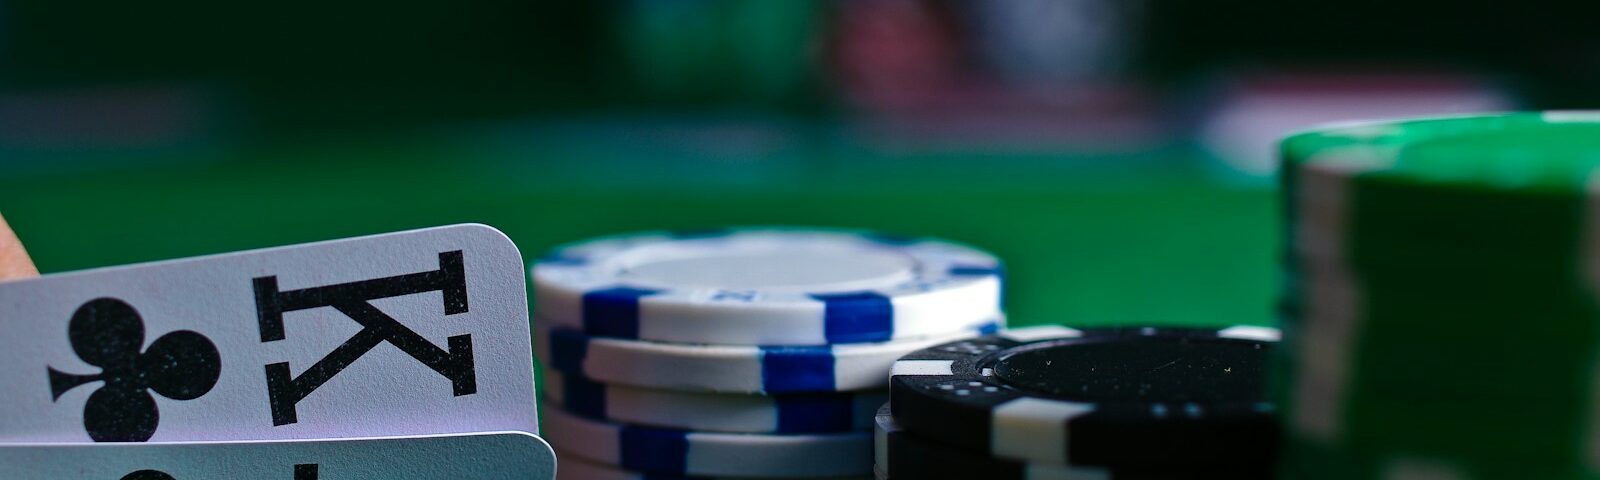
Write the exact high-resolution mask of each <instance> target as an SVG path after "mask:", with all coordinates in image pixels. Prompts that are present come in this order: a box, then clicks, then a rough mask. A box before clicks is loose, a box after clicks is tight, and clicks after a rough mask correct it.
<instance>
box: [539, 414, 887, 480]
mask: <svg viewBox="0 0 1600 480" xmlns="http://www.w3.org/2000/svg"><path fill="white" fill-rule="evenodd" d="M542 420H544V425H543V426H544V432H543V435H544V437H545V438H546V439H547V440H549V441H550V445H551V446H552V447H555V448H556V449H557V450H559V451H560V452H561V453H563V454H565V455H566V457H567V458H571V457H579V458H582V459H585V460H588V461H590V462H595V463H600V464H605V465H615V466H618V467H621V469H623V470H629V471H636V472H648V473H652V474H658V475H696V476H726V477H741V476H743V477H767V478H771V477H843V476H860V475H863V474H865V473H866V472H870V471H872V433H871V432H850V433H834V434H803V435H765V434H751V433H708V432H695V431H688V430H677V429H666V428H654V427H641V426H633V425H621V424H616V423H611V422H604V421H598V420H590V419H586V418H582V417H579V416H577V415H573V414H571V413H568V412H566V411H563V410H562V409H560V408H547V409H545V415H544V418H543V419H542ZM558 470H559V468H558Z"/></svg>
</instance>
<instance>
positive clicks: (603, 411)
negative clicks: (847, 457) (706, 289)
mask: <svg viewBox="0 0 1600 480" xmlns="http://www.w3.org/2000/svg"><path fill="white" fill-rule="evenodd" d="M544 386H545V387H544V391H543V392H542V393H543V395H544V396H545V398H546V399H547V400H549V401H550V402H552V403H555V404H556V405H557V406H560V407H561V408H562V409H564V410H566V411H568V412H571V413H573V414H577V415H580V416H583V417H586V418H591V419H595V420H605V421H610V422H616V423H626V424H633V425H649V426H656V427H664V428H682V429H688V430H699V431H707V432H732V433H778V434H796V433H838V432H855V431H863V430H867V429H870V428H872V423H873V416H874V412H875V411H876V409H877V408H878V406H879V405H882V404H883V403H884V402H887V401H889V394H888V392H887V391H884V390H871V391H862V392H818V393H794V394H784V395H741V394H727V393H703V392H684V391H676V390H662V389H653V388H640V387H630V386H626V385H617V384H604V383H599V382H595V381H593V380H589V379H586V378H583V377H582V376H578V375H565V374H562V373H560V372H556V371H552V370H550V369H545V371H544Z"/></svg>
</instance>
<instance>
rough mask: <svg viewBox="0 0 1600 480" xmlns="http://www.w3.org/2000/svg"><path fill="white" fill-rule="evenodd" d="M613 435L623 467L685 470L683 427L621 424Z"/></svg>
mask: <svg viewBox="0 0 1600 480" xmlns="http://www.w3.org/2000/svg"><path fill="white" fill-rule="evenodd" d="M617 436H618V437H619V438H618V439H617V440H618V443H619V444H620V445H619V447H618V448H619V450H620V451H619V452H618V454H619V455H620V456H621V458H620V459H619V460H620V461H619V462H618V463H621V464H622V466H623V468H627V469H630V470H648V471H653V472H671V473H677V474H683V473H686V472H687V471H688V470H689V432H687V431H684V430H674V429H669V428H649V427H636V426H631V425H625V426H623V427H622V429H621V430H620V431H619V432H617Z"/></svg>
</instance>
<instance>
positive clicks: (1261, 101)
mask: <svg viewBox="0 0 1600 480" xmlns="http://www.w3.org/2000/svg"><path fill="white" fill-rule="evenodd" d="M1570 3H1571V4H1558V5H1542V6H1540V7H1539V8H1537V9H1534V8H1521V9H1519V8H1515V7H1516V5H1513V4H1505V3H1503V2H1500V3H1494V4H1490V5H1485V6H1482V7H1481V8H1480V7H1476V6H1473V5H1466V4H1461V3H1460V2H1449V3H1446V2H1419V1H1407V2H1397V1H1386V2H1378V1H1350V0H1347V1H1342V2H1287V3H1284V2H1279V3H1267V4H1264V3H1262V2H1247V1H1236V0H1214V1H1210V2H1193V1H1187V2H1185V1H1176V0H1173V1H1166V0H946V1H935V0H927V1H916V0H850V1H814V2H751V1H740V0H633V1H629V0H602V1H592V2H530V1H511V0H504V1H501V0H460V1H453V2H438V1H436V2H408V1H398V0H383V1H378V0H342V1H337V2H306V1H296V0H287V1H285V0H279V1H273V2H258V1H249V0H246V1H235V2H215V1H199V0H172V1H165V2H62V1H53V0H0V212H4V213H5V215H6V217H7V219H8V220H10V222H11V224H12V226H13V227H15V228H16V230H17V232H18V234H19V235H20V236H21V237H22V239H23V241H24V242H25V243H26V244H27V246H28V248H29V249H30V250H31V252H32V253H33V255H34V257H35V260H36V262H37V263H38V264H39V267H40V269H41V270H43V271H46V272H60V271H66V270H74V269H82V268H90V267H99V266H108V265H116V264H123V263H130V262H138V261H147V260H158V259H166V258H175V257H182V256H189V255H198V254H206V253H217V252H225V251H231V250H238V249H245V248H255V247H265V246H273V245H281V244H287V243H295V242H303V241H313V240H323V239H331V238H337V237H342V236H350V235H358V234H370V233H378V232H384V231H391V230H398V229H405V228H414V227H423V226H431V225H438V224H446V223H454V222H483V223H489V224H491V225H495V226H497V227H499V228H501V229H502V230H504V231H506V233H507V234H509V235H510V236H511V238H512V239H513V240H515V241H516V242H517V243H518V244H519V245H520V246H521V248H522V250H523V252H524V255H525V256H526V257H528V258H532V257H534V256H537V255H538V254H539V253H540V252H542V251H543V250H545V249H547V248H549V247H551V246H553V245H555V244H558V243H563V242H569V241H574V240H578V239H582V238H584V237H588V236H592V235H598V234H605V233H614V232H619V231H629V230H639V229H655V228H683V229H695V228H707V227H714V226H718V225H727V224H814V225H828V226H845V227H864V228H874V229H881V230H887V231H890V232H897V233H904V234H925V235H937V236H943V237H948V238H952V239H956V240H962V241H966V242H970V243H973V244H976V245H979V246H982V247H985V248H988V249H991V250H993V251H995V252H997V253H999V254H1000V255H1001V256H1002V257H1003V258H1005V259H1006V260H1007V261H1008V264H1009V265H1008V268H1009V273H1010V275H1011V277H1010V280H1011V283H1010V285H1009V288H1010V292H1009V293H1010V295H1009V297H1008V302H1009V305H1008V307H1009V310H1010V312H1011V314H1012V319H1013V323H1014V324H1036V323H1069V324H1085V325H1092V324H1100V323H1114V322H1135V323H1179V324H1213V325H1221V324H1236V323H1254V324H1270V323H1271V322H1272V318H1271V315H1270V314H1269V312H1270V310H1269V308H1268V305H1269V304H1270V300H1271V298H1272V296H1273V294H1274V291H1275V288H1276V283H1277V277H1276V263H1275V257H1276V255H1277V252H1278V248H1279V246H1278V240H1277V230H1276V228H1277V227H1276V224H1277V221H1278V219H1277V218H1276V215H1277V212H1276V200H1275V196H1274V195H1275V192H1274V189H1275V185H1274V179H1273V175H1274V169H1275V167H1274V154H1273V143H1274V141H1275V140H1276V139H1277V138H1278V137H1280V136H1281V135H1283V134H1284V133H1286V132H1288V131H1292V130H1294V129H1298V128H1302V127H1305V126H1308V125H1312V124H1316V123H1321V122H1327V121H1336V120H1348V119H1360V118H1373V117H1394V116H1411V115H1426V114H1439V113H1455V112H1474V111H1486V110H1505V109H1518V108H1540V109H1543V108H1582V107H1595V106H1600V89H1595V88H1592V86H1593V85H1595V84H1596V81H1597V80H1600V35H1597V34H1596V33H1595V32H1596V30H1595V29H1594V28H1592V25H1591V23H1592V19H1594V18H1597V15H1596V14H1597V13H1600V5H1595V4H1593V3H1592V2H1588V4H1587V5H1586V4H1584V3H1579V2H1570Z"/></svg>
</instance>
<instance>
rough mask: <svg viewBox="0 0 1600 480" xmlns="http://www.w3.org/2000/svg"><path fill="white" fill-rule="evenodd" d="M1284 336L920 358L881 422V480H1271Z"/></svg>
mask: <svg viewBox="0 0 1600 480" xmlns="http://www.w3.org/2000/svg"><path fill="white" fill-rule="evenodd" d="M1277 339H1278V332H1277V330H1274V329H1270V328H1263V327H1251V326H1240V327H1230V328H1224V329H1196V328H1154V327H1152V328H1096V329H1084V330H1078V329H1071V328H1066V327H1058V326H1045V327H1028V328H1019V329H1014V330H1007V331H1004V332H1000V333H996V334H992V335H987V336H983V337H978V338H973V339H966V340H959V341H955V342H951V343H946V344H941V345H936V346H932V347H929V348H927V349H923V350H919V351H917V352H913V353H911V354H909V355H907V356H905V357H904V358H902V359H900V360H899V361H897V362H895V364H894V366H893V373H892V376H891V377H890V387H889V388H890V397H891V400H890V404H889V405H887V406H885V407H884V408H883V409H882V410H879V411H878V415H877V419H876V427H877V432H876V433H877V437H876V442H875V443H876V452H877V455H876V458H875V468H876V474H877V476H878V477H879V478H889V479H928V478H983V479H991V480H1006V479H1044V478H1049V479H1073V480H1080V479H1081V480H1096V479H1098V480H1158V479H1159V480H1172V479H1229V480H1237V479H1265V478H1269V477H1270V476H1271V472H1272V468H1273V461H1274V460H1275V458H1276V453H1277V446H1278V433H1277V426H1276V419H1275V415H1274V413H1275V412H1274V409H1273V408H1272V406H1271V404H1270V403H1268V402H1266V401H1265V400H1264V399H1265V395H1266V389H1265V387H1264V383H1265V380H1266V375H1265V372H1266V369H1267V359H1268V358H1269V352H1270V351H1271V350H1272V348H1273V347H1274V345H1275V342H1276V341H1277Z"/></svg>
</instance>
